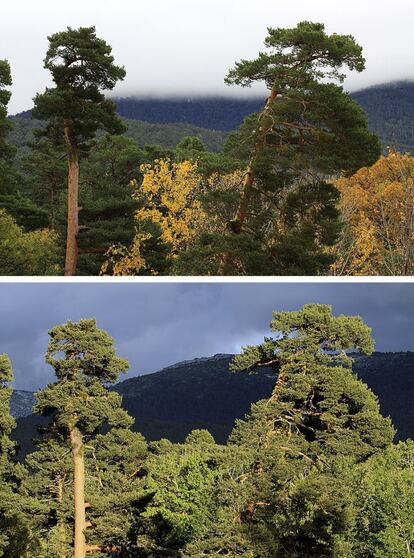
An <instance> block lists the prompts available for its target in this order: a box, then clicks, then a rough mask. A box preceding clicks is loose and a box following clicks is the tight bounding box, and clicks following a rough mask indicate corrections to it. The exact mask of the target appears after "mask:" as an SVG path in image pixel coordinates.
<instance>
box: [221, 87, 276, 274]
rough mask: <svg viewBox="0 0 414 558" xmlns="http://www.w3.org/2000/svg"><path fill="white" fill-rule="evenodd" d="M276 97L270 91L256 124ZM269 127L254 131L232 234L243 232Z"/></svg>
mask: <svg viewBox="0 0 414 558" xmlns="http://www.w3.org/2000/svg"><path fill="white" fill-rule="evenodd" d="M276 97H277V91H276V89H272V90H271V92H270V95H269V97H268V98H267V101H266V104H265V106H264V108H263V110H262V112H261V114H260V116H259V119H258V122H259V124H260V122H261V121H262V120H263V119H264V118H265V117H266V116H267V115H268V113H269V112H270V110H271V108H272V103H273V101H274V100H275V99H276ZM270 128H271V126H269V125H264V126H262V125H260V126H259V129H258V130H256V131H255V136H256V137H255V141H254V145H253V150H252V153H251V156H250V160H249V164H248V166H247V169H246V173H245V175H244V181H243V192H242V194H241V196H240V202H239V205H238V207H237V209H236V213H235V215H234V218H233V219H232V220H231V221H230V222H229V223H228V228H229V229H230V231H231V232H232V233H234V234H240V233H241V232H242V230H243V225H244V223H245V222H246V220H247V217H248V215H249V205H250V199H251V197H252V193H253V187H254V183H255V176H254V172H253V166H254V163H255V161H256V157H257V154H258V153H259V152H260V148H261V146H262V144H263V143H264V142H265V141H266V134H267V133H268V131H269V130H270ZM231 260H232V257H231V254H230V253H228V252H227V253H226V254H223V257H222V259H221V262H220V266H219V270H218V274H219V275H226V271H227V268H228V267H229V265H230V264H231Z"/></svg>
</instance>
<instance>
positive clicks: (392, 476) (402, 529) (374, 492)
mask: <svg viewBox="0 0 414 558" xmlns="http://www.w3.org/2000/svg"><path fill="white" fill-rule="evenodd" d="M355 477H356V478H355V500H356V503H355V506H356V508H357V516H356V522H355V541H354V546H353V553H352V557H355V558H356V557H361V558H368V557H371V556H375V558H386V557H388V556H393V557H394V556H395V557H396V558H402V557H403V556H404V557H406V556H411V555H412V554H413V552H414V516H413V498H414V481H413V479H414V444H413V442H412V441H408V442H406V443H400V444H398V445H396V446H392V447H390V448H388V449H387V450H386V451H385V452H381V453H378V454H376V455H374V456H372V457H371V458H370V459H369V460H368V461H367V462H366V463H364V464H363V465H362V466H361V467H360V469H359V470H358V472H357V474H356V475H355Z"/></svg>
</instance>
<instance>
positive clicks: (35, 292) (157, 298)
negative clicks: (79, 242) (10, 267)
mask: <svg viewBox="0 0 414 558" xmlns="http://www.w3.org/2000/svg"><path fill="white" fill-rule="evenodd" d="M308 302H319V303H327V304H332V305H333V308H334V312H335V313H336V314H339V313H344V314H352V315H355V314H359V315H361V316H362V317H363V318H364V319H365V321H366V322H367V323H368V324H369V325H370V326H371V327H372V328H373V335H374V338H375V340H376V342H377V349H378V350H381V351H400V350H403V351H404V350H414V283H413V284H379V285H375V284H371V285H369V284H332V283H327V284H303V283H301V284H289V283H288V284H283V283H279V284H274V283H273V284H263V283H262V284H260V283H250V284H248V283H247V284H242V283H233V284H231V283H230V284H217V283H199V284H188V283H187V284H178V283H170V284H165V283H164V284H162V283H152V284H143V283H141V284H139V283H129V284H125V283H117V284H114V283H112V284H111V283H89V284H84V283H76V284H67V283H66V284H64V283H46V284H42V283H37V284H33V283H32V284H30V283H27V284H26V283H24V284H23V283H20V284H11V283H1V284H0V320H1V321H0V323H1V327H0V353H7V354H9V355H10V357H11V359H12V362H13V366H14V371H15V375H16V387H17V388H19V389H37V388H39V387H41V386H43V385H45V384H46V383H47V382H48V381H50V380H52V378H53V376H52V373H51V369H49V367H48V366H47V365H46V364H45V363H44V353H45V351H46V346H47V343H48V334H47V331H48V330H49V329H50V328H51V327H53V326H55V325H57V324H60V323H64V322H66V321H67V320H69V319H71V320H75V321H76V320H79V319H81V318H90V317H96V318H97V321H98V326H99V327H101V328H102V329H105V330H107V331H108V332H109V333H110V334H111V335H112V337H114V339H115V342H116V346H117V348H118V353H119V354H120V355H121V356H123V357H126V358H128V359H129V361H130V363H131V370H130V372H129V376H133V375H137V374H142V373H148V372H155V371H157V370H159V369H160V368H162V367H164V366H168V365H170V364H174V363H175V362H178V361H181V360H186V359H191V358H194V357H202V356H211V355H213V354H215V353H233V352H238V351H239V350H240V347H241V346H242V345H244V344H250V343H258V342H260V341H262V339H263V336H264V335H266V334H267V333H268V332H269V329H268V324H269V322H270V320H271V313H272V310H296V309H299V308H300V307H301V306H302V305H303V304H306V303H308Z"/></svg>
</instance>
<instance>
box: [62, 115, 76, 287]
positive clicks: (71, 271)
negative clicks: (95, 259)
mask: <svg viewBox="0 0 414 558" xmlns="http://www.w3.org/2000/svg"><path fill="white" fill-rule="evenodd" d="M64 134H65V142H66V148H67V156H68V223H67V233H66V259H65V275H67V276H70V275H75V273H76V265H77V260H78V244H77V235H78V231H79V212H78V189H79V151H78V148H77V146H76V144H75V143H74V141H73V140H72V138H71V135H70V122H69V121H66V122H65V131H64Z"/></svg>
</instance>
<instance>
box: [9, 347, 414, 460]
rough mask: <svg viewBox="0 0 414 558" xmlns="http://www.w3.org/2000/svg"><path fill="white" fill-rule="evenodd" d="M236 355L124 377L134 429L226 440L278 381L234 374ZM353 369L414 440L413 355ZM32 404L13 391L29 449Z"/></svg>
mask: <svg viewBox="0 0 414 558" xmlns="http://www.w3.org/2000/svg"><path fill="white" fill-rule="evenodd" d="M232 358H233V355H215V356H213V357H209V358H200V359H195V360H191V361H186V362H182V363H177V364H175V365H173V366H170V367H168V368H164V369H163V370H161V371H159V372H156V373H154V374H147V375H145V376H138V377H135V378H131V379H129V380H125V381H124V382H121V383H119V384H117V385H116V386H115V388H114V389H115V390H116V391H118V392H119V393H120V394H121V395H122V396H123V405H124V407H125V408H126V409H127V410H128V412H129V413H130V414H131V415H132V416H133V417H134V418H135V428H136V429H137V430H139V431H140V432H142V434H144V436H145V437H146V438H147V439H149V440H156V439H160V438H162V437H164V438H169V439H170V440H172V441H176V442H178V441H182V440H184V438H185V437H186V435H187V434H188V433H189V432H191V430H193V429H194V428H206V429H208V430H209V431H210V432H211V433H212V434H213V435H214V437H215V438H216V440H217V441H218V442H224V441H225V440H226V438H227V436H228V435H229V433H230V431H231V430H232V428H233V426H234V422H235V420H236V419H238V418H243V417H244V416H245V415H246V414H247V413H248V412H249V409H250V406H251V404H252V403H253V402H255V401H258V400H260V399H264V398H266V397H268V396H269V395H270V393H271V391H272V389H273V386H274V383H275V377H274V375H273V374H272V373H271V371H270V370H266V369H263V370H261V371H260V373H259V374H257V375H249V374H246V373H241V372H239V373H231V372H229V363H230V361H231V360H232ZM354 369H355V372H356V374H357V375H358V376H359V377H360V378H361V379H362V380H363V381H364V382H366V383H367V384H368V385H369V387H370V388H371V389H372V390H373V391H374V393H376V395H377V396H378V398H379V401H380V405H381V411H382V413H383V414H384V415H386V416H391V418H392V420H393V422H394V425H395V427H396V428H397V439H399V440H405V439H407V438H413V439H414V404H413V403H414V353H412V352H407V353H374V354H373V355H372V356H371V357H364V356H360V355H357V356H356V357H355V365H354ZM22 394H23V395H22ZM23 401H25V404H26V407H25V408H23V407H22V402H23ZM32 404H33V398H32V396H31V394H30V392H19V391H17V392H15V393H14V394H13V398H12V413H13V415H14V416H15V417H20V418H18V420H17V428H16V430H15V439H16V440H17V441H18V442H19V444H20V445H21V446H22V447H23V450H24V451H27V450H28V449H30V447H31V442H30V440H31V438H33V437H34V436H35V435H36V424H41V423H44V422H45V419H43V418H41V417H36V416H34V415H30V413H31V406H32ZM24 415H29V416H25V417H24Z"/></svg>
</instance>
